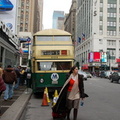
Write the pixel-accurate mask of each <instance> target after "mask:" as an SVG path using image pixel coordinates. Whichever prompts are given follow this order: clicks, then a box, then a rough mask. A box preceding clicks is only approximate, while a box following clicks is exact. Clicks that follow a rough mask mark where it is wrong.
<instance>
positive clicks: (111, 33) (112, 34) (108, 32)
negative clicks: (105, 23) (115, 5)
mask: <svg viewBox="0 0 120 120" xmlns="http://www.w3.org/2000/svg"><path fill="white" fill-rule="evenodd" d="M107 35H108V36H115V35H116V31H107Z"/></svg>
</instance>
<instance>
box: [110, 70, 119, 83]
mask: <svg viewBox="0 0 120 120" xmlns="http://www.w3.org/2000/svg"><path fill="white" fill-rule="evenodd" d="M110 80H111V82H113V81H116V82H117V83H120V72H113V73H112V74H111V76H110Z"/></svg>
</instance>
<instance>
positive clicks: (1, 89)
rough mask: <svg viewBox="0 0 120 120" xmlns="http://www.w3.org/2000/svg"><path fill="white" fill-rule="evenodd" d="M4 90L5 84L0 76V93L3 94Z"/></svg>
mask: <svg viewBox="0 0 120 120" xmlns="http://www.w3.org/2000/svg"><path fill="white" fill-rule="evenodd" d="M5 90H6V86H5V83H4V81H3V79H2V77H1V76H0V92H3V91H5Z"/></svg>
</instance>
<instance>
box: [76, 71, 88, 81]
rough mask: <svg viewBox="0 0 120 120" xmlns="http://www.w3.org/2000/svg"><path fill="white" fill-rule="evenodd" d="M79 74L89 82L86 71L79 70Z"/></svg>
mask: <svg viewBox="0 0 120 120" xmlns="http://www.w3.org/2000/svg"><path fill="white" fill-rule="evenodd" d="M78 74H81V75H83V79H84V80H87V74H86V73H85V72H84V71H81V70H78Z"/></svg>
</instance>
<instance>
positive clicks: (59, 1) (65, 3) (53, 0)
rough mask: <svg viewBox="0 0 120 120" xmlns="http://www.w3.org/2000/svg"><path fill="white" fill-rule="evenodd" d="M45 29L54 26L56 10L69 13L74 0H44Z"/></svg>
mask: <svg viewBox="0 0 120 120" xmlns="http://www.w3.org/2000/svg"><path fill="white" fill-rule="evenodd" d="M43 1H44V2H43V29H49V28H52V16H53V11H54V10H59V11H64V12H65V13H69V9H70V6H71V3H72V0H43Z"/></svg>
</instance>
